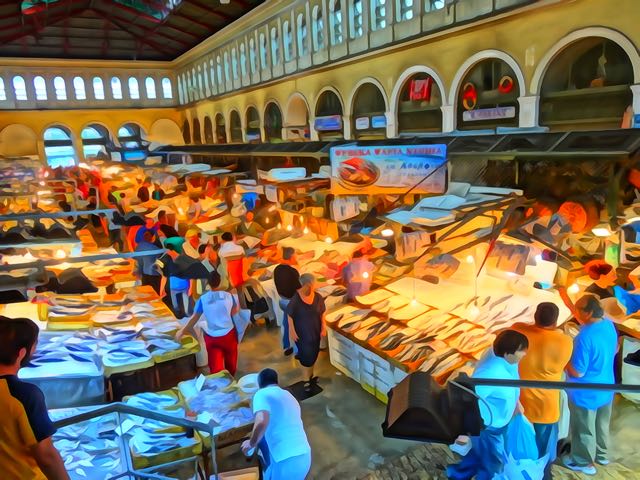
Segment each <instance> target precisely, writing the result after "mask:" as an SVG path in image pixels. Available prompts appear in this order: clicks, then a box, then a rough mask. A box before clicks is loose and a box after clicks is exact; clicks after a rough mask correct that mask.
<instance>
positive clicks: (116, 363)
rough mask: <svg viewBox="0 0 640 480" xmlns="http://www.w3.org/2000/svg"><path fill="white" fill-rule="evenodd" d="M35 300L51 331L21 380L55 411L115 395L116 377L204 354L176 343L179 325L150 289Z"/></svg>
mask: <svg viewBox="0 0 640 480" xmlns="http://www.w3.org/2000/svg"><path fill="white" fill-rule="evenodd" d="M36 301H37V302H39V303H38V307H39V314H40V318H41V320H42V321H44V322H46V323H45V325H46V330H45V331H43V332H42V334H41V337H40V341H39V343H38V347H37V350H36V353H35V354H34V356H33V358H32V359H31V362H30V364H29V365H28V366H27V367H25V368H23V369H22V370H21V371H20V376H21V378H23V379H25V380H29V381H30V382H32V383H35V384H37V385H38V386H39V387H40V388H41V389H42V390H43V392H44V394H45V397H46V399H47V403H48V404H49V405H51V406H52V407H55V408H63V407H72V406H79V405H88V404H93V403H96V402H101V401H104V399H105V394H108V395H107V396H108V397H113V395H114V392H113V391H111V382H110V379H111V377H113V376H115V375H118V374H121V373H127V372H133V371H137V370H144V369H150V368H155V367H156V366H159V365H160V364H162V363H165V362H168V361H171V360H175V359H180V358H183V357H187V356H193V355H194V354H195V353H197V352H198V351H199V344H198V342H197V340H196V339H194V338H193V337H190V336H185V337H184V338H183V339H182V340H181V341H180V342H177V341H176V340H175V333H176V332H177V330H178V329H179V328H180V324H179V322H178V321H177V320H176V319H175V317H174V316H173V315H172V314H171V312H170V311H169V309H168V308H167V306H166V305H165V304H164V303H162V302H161V301H159V300H158V299H157V296H156V295H155V293H151V292H150V291H149V290H148V288H145V287H135V288H131V289H128V290H122V291H119V292H117V293H115V294H112V295H99V294H94V295H53V294H43V295H41V296H39V297H37V298H36ZM105 379H106V386H107V391H105ZM156 380H157V379H156ZM152 386H153V385H149V387H152Z"/></svg>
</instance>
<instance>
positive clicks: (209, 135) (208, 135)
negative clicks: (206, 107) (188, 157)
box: [204, 116, 213, 145]
mask: <svg viewBox="0 0 640 480" xmlns="http://www.w3.org/2000/svg"><path fill="white" fill-rule="evenodd" d="M204 142H205V143H206V144H207V145H212V144H213V125H212V124H211V119H210V118H209V117H208V116H206V117H204Z"/></svg>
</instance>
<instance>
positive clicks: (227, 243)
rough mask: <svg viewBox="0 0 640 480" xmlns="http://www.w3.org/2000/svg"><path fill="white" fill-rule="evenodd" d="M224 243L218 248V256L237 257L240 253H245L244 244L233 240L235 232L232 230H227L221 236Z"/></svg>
mask: <svg viewBox="0 0 640 480" xmlns="http://www.w3.org/2000/svg"><path fill="white" fill-rule="evenodd" d="M221 240H222V243H221V245H220V248H219V249H218V256H219V257H220V258H227V257H235V256H238V255H244V248H242V245H238V244H237V243H236V242H235V241H234V240H233V234H232V233H231V232H225V233H223V234H222V237H221Z"/></svg>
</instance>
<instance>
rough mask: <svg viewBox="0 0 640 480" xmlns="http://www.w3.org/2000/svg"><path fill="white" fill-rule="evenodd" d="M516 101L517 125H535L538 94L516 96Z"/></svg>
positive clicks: (537, 111) (531, 126)
mask: <svg viewBox="0 0 640 480" xmlns="http://www.w3.org/2000/svg"><path fill="white" fill-rule="evenodd" d="M518 103H519V104H520V118H519V119H518V126H519V127H520V128H534V127H537V126H538V118H539V117H538V113H539V107H538V106H539V105H540V96H538V95H529V96H525V97H518Z"/></svg>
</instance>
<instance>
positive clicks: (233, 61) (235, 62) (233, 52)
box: [231, 48, 238, 80]
mask: <svg viewBox="0 0 640 480" xmlns="http://www.w3.org/2000/svg"><path fill="white" fill-rule="evenodd" d="M231 72H232V73H233V79H234V80H238V53H237V52H236V49H235V48H232V49H231Z"/></svg>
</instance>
